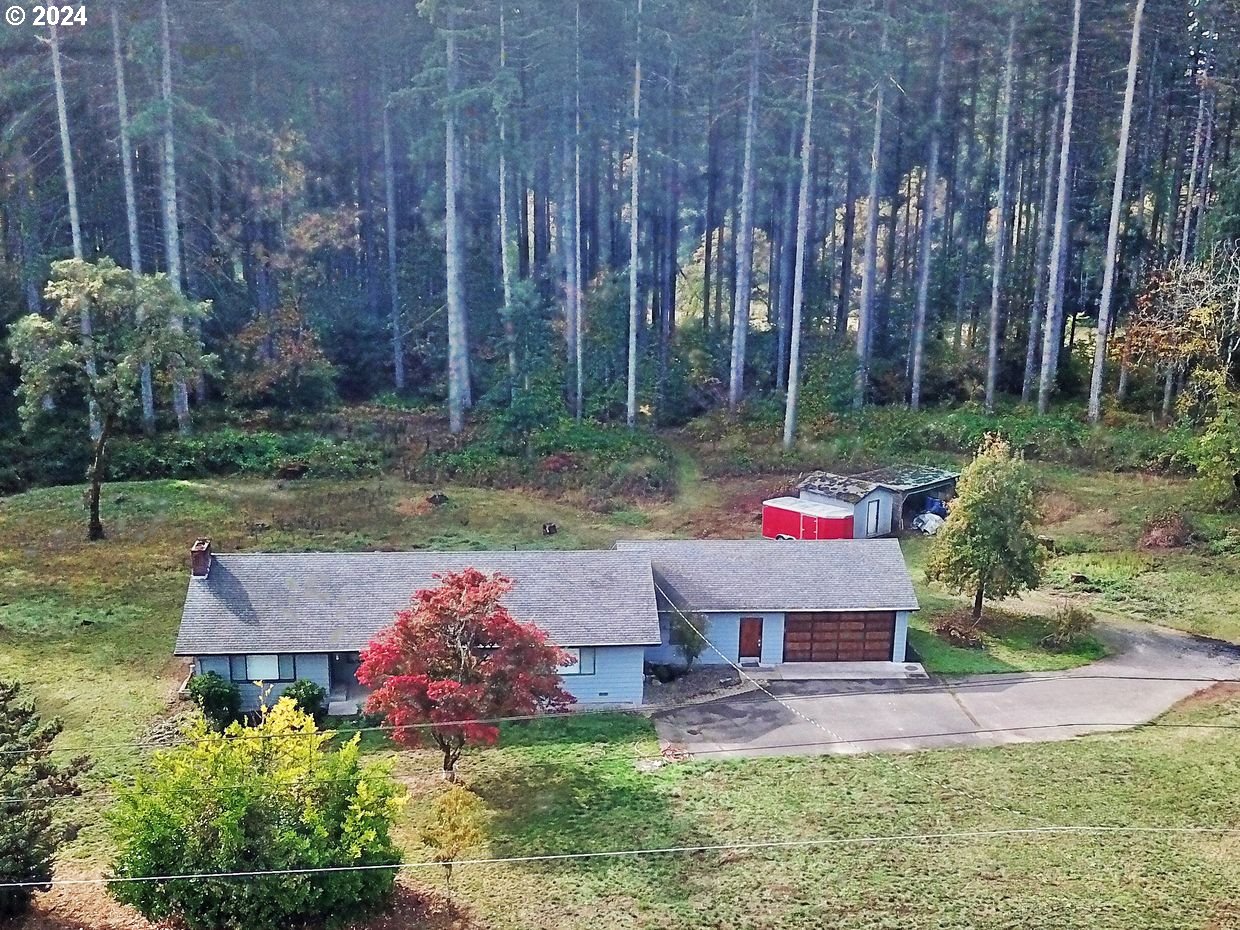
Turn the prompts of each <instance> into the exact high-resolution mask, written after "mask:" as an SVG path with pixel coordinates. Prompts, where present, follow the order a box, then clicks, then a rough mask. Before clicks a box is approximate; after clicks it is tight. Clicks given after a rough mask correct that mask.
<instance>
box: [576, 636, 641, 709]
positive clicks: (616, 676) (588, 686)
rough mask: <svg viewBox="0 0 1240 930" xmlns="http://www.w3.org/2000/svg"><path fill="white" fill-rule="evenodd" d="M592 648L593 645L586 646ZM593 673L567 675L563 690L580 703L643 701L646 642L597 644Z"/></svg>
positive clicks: (630, 702)
mask: <svg viewBox="0 0 1240 930" xmlns="http://www.w3.org/2000/svg"><path fill="white" fill-rule="evenodd" d="M583 648H590V647H583ZM593 648H594V674H593V675H565V676H564V678H563V682H564V690H565V691H567V692H568V693H569V694H571V695H572V696H573V697H575V698H576V699H577V703H578V704H640V703H641V702H642V691H643V688H644V685H645V675H644V665H643V663H644V662H645V659H646V647H645V646H597V647H593Z"/></svg>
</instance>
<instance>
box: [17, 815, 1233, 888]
mask: <svg viewBox="0 0 1240 930" xmlns="http://www.w3.org/2000/svg"><path fill="white" fill-rule="evenodd" d="M1203 834H1209V835H1216V836H1229V835H1236V834H1240V828H1235V827H1208V826H1187V827H1168V826H1147V825H1127V826H1043V827H1009V828H1005V829H997V830H960V831H943V832H939V833H893V834H886V835H870V836H824V837H812V838H806V839H800V840H750V841H742V842H736V843H712V844H709V845H701V846H655V847H646V848H639V849H608V850H597V851H591V852H569V853H540V854H536V855H529V856H496V857H490V858H478V859H453V860H450V861H447V862H436V861H433V860H432V861H425V860H424V861H420V862H395V863H375V864H362V865H339V866H319V867H316V868H304V869H254V870H251V871H236V872H186V873H181V874H175V875H129V876H118V877H116V878H62V879H54V880H52V881H50V882H40V881H29V882H4V883H0V890H8V889H11V888H13V889H16V888H37V889H40V890H45V889H48V888H49V887H50V888H57V887H80V886H83V885H122V884H138V883H147V884H149V883H160V882H174V881H205V880H219V879H245V878H262V877H266V876H270V875H322V874H328V873H335V872H391V871H396V872H399V871H406V870H413V869H429V868H442V867H444V866H449V865H450V866H453V867H457V866H465V865H474V866H482V865H516V864H526V863H535V862H569V861H574V860H581V859H620V858H636V857H639V856H666V855H682V854H685V853H703V852H725V851H734V850H737V851H738V850H763V849H770V850H776V849H803V848H815V847H818V848H821V847H828V846H873V845H879V844H883V843H927V842H934V841H951V840H987V839H999V838H1002V837H1040V836H1197V835H1203Z"/></svg>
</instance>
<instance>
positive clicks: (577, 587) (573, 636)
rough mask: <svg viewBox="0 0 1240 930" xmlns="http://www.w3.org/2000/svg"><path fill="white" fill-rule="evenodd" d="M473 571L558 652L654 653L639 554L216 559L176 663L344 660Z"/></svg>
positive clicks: (194, 597) (200, 587)
mask: <svg viewBox="0 0 1240 930" xmlns="http://www.w3.org/2000/svg"><path fill="white" fill-rule="evenodd" d="M471 566H472V567H474V568H477V569H479V570H480V571H484V572H488V573H490V572H500V573H501V574H504V575H506V576H508V577H509V578H511V579H513V581H514V584H513V588H512V591H510V592H509V593H508V595H507V596H506V597H505V598H504V603H505V606H507V607H508V609H509V610H510V611H511V612H512V614H513V616H515V617H516V618H517V619H518V620H525V621H530V622H533V623H535V624H537V625H538V626H539V627H540V628H542V629H543V630H544V631H545V632H546V633H547V636H548V637H549V638H550V639H551V640H552V641H553V642H555V643H558V644H559V645H562V646H628V645H652V644H655V643H658V642H659V619H658V613H657V609H656V606H655V595H654V582H653V578H652V575H651V569H650V559H649V558H648V556H647V555H646V554H645V553H642V552H614V551H575V552H562V551H526V552H352V553H343V552H311V553H253V554H243V555H232V554H229V555H216V556H214V557H213V560H212V564H211V571H210V573H209V575H208V576H207V577H206V578H192V579H190V583H189V593H188V595H187V596H186V599H185V609H184V611H183V612H182V615H181V629H180V632H179V633H178V635H177V642H176V648H175V650H174V651H175V652H176V654H177V655H219V654H227V653H238V652H241V653H255V652H337V651H339V652H353V651H356V650H359V649H361V648H363V647H364V646H366V645H367V644H368V643H369V642H370V640H371V639H372V638H373V637H374V635H375V634H376V633H378V632H379V631H380V630H381V629H383V628H385V627H387V626H389V625H390V624H391V623H392V619H393V615H394V614H395V613H396V611H397V610H400V609H402V608H404V607H407V606H408V605H409V598H410V595H411V594H412V593H413V592H414V591H415V590H418V589H419V588H426V587H430V586H432V585H434V584H436V580H435V578H434V575H435V574H436V573H439V572H449V571H459V570H461V569H464V568H467V567H471Z"/></svg>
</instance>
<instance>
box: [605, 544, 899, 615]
mask: <svg viewBox="0 0 1240 930" xmlns="http://www.w3.org/2000/svg"><path fill="white" fill-rule="evenodd" d="M616 548H617V549H620V550H621V551H626V552H631V551H642V552H646V553H649V555H650V562H651V564H652V565H653V566H654V576H655V583H656V584H657V585H658V587H659V588H660V589H661V591H662V592H663V593H665V594H666V595H667V597H668V598H669V599H670V600H671V601H672V603H674V604H675V605H676V606H677V607H679V608H681V609H682V610H692V611H701V612H711V611H770V612H779V611H788V610H804V611H830V610H884V611H886V610H916V609H917V595H916V594H914V593H913V582H912V579H911V578H910V577H909V573H908V567H907V566H906V565H905V564H904V556H903V555H902V554H901V553H900V544H899V543H898V542H897V541H896V540H894V539H840V540H831V541H829V542H801V541H797V540H784V541H775V540H764V539H757V540H748V539H747V540H705V539H701V540H653V539H652V540H625V541H622V542H618V543H616ZM660 606H665V605H664V604H663V600H662V594H661V595H660Z"/></svg>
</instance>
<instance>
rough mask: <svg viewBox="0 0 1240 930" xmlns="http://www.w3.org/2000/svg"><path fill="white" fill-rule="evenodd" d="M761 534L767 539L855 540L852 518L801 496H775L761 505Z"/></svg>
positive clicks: (837, 509)
mask: <svg viewBox="0 0 1240 930" xmlns="http://www.w3.org/2000/svg"><path fill="white" fill-rule="evenodd" d="M762 535H763V537H765V538H766V539H852V538H853V515H852V512H851V511H848V510H845V509H844V508H842V507H833V506H832V505H830V504H822V503H818V502H816V501H807V500H802V499H801V498H799V497H776V498H772V499H771V500H769V501H763V502H762Z"/></svg>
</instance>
